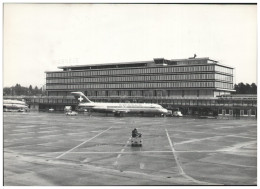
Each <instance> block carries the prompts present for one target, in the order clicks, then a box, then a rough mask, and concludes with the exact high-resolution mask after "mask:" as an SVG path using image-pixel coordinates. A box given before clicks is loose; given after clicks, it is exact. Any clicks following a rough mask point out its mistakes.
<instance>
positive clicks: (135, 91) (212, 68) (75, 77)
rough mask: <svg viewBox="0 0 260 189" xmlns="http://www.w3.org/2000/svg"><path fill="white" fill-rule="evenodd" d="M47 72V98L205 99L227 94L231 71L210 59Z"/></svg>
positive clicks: (163, 60) (93, 65)
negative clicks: (79, 93) (80, 95)
mask: <svg viewBox="0 0 260 189" xmlns="http://www.w3.org/2000/svg"><path fill="white" fill-rule="evenodd" d="M59 68H60V69H62V71H52V72H46V90H47V93H48V96H69V95H70V92H72V91H82V92H84V93H85V94H86V95H87V96H92V97H101V96H102V97H112V96H126V97H127V96H135V97H138V96H140V97H174V98H175V97H178V98H179V97H180V98H205V97H216V96H219V95H227V94H230V93H231V92H232V91H234V90H233V70H234V68H232V67H230V66H225V65H223V64H219V63H218V62H217V61H215V60H211V59H209V58H188V59H172V60H166V59H164V58H155V59H154V60H153V61H142V62H123V63H110V64H92V65H80V66H63V67H59Z"/></svg>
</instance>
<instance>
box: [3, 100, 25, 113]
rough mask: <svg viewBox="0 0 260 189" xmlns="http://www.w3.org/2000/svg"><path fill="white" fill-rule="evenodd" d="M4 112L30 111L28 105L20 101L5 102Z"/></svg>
mask: <svg viewBox="0 0 260 189" xmlns="http://www.w3.org/2000/svg"><path fill="white" fill-rule="evenodd" d="M3 108H4V111H18V110H25V109H28V105H27V104H26V103H25V102H23V101H19V100H3Z"/></svg>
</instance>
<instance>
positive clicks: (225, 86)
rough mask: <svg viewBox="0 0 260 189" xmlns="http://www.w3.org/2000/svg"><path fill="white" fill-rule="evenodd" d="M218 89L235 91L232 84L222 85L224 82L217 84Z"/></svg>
mask: <svg viewBox="0 0 260 189" xmlns="http://www.w3.org/2000/svg"><path fill="white" fill-rule="evenodd" d="M216 87H217V88H224V89H233V85H232V84H230V83H222V82H216Z"/></svg>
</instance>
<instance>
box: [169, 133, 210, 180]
mask: <svg viewBox="0 0 260 189" xmlns="http://www.w3.org/2000/svg"><path fill="white" fill-rule="evenodd" d="M165 131H166V135H167V137H168V140H169V143H170V146H171V149H172V154H173V156H174V159H175V161H176V164H177V167H178V170H179V173H180V174H181V175H182V176H183V177H185V178H187V179H188V180H191V181H193V182H195V183H197V184H202V183H204V184H211V183H208V182H202V181H199V180H196V179H194V178H192V177H190V176H189V175H186V173H185V172H184V171H183V169H182V167H181V164H180V162H179V160H178V157H177V155H176V151H175V149H174V147H173V144H172V141H171V139H170V136H169V134H168V131H167V129H165Z"/></svg>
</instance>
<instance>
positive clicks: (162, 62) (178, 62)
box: [58, 56, 218, 71]
mask: <svg viewBox="0 0 260 189" xmlns="http://www.w3.org/2000/svg"><path fill="white" fill-rule="evenodd" d="M217 63H218V61H216V60H212V59H210V58H209V57H202V58H196V56H194V57H190V58H186V59H171V60H168V59H165V58H154V59H153V60H152V61H135V62H121V63H102V64H89V65H73V66H60V67H58V68H60V69H63V71H72V70H91V69H109V68H132V67H135V68H136V67H154V66H167V65H169V66H182V65H197V64H217Z"/></svg>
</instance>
